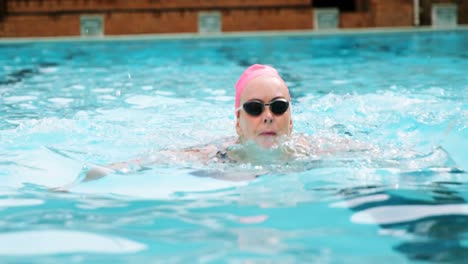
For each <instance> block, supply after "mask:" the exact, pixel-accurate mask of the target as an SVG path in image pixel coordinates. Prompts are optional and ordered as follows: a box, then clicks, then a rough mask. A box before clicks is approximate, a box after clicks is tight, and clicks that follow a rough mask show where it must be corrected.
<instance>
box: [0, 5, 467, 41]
mask: <svg viewBox="0 0 468 264" xmlns="http://www.w3.org/2000/svg"><path fill="white" fill-rule="evenodd" d="M459 24H468V0H131V1H129V0H0V37H49V36H80V35H82V36H102V35H130V34H161V33H201V34H216V33H220V32H238V31H268V30H333V29H337V28H373V27H412V26H432V27H456V26H457V25H459Z"/></svg>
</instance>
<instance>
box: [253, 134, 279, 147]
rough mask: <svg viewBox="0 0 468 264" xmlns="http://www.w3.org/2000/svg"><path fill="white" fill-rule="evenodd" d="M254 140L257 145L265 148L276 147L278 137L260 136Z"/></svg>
mask: <svg viewBox="0 0 468 264" xmlns="http://www.w3.org/2000/svg"><path fill="white" fill-rule="evenodd" d="M255 142H256V143H257V145H258V146H260V147H262V148H266V149H271V148H276V147H278V138H277V137H276V136H261V137H259V138H257V139H256V140H255Z"/></svg>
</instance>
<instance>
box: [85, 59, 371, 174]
mask: <svg viewBox="0 0 468 264" xmlns="http://www.w3.org/2000/svg"><path fill="white" fill-rule="evenodd" d="M235 91H236V95H235V115H236V123H235V129H236V132H237V135H238V137H237V138H236V139H227V140H225V141H224V142H221V143H218V144H208V145H205V146H201V147H193V148H187V149H185V150H164V151H159V152H158V153H154V154H153V155H149V156H148V157H145V158H139V159H134V160H130V161H126V162H119V163H113V164H110V165H107V166H95V167H92V168H91V169H90V170H89V171H88V172H87V174H86V179H95V178H99V177H102V176H104V175H106V174H108V173H111V172H116V171H117V172H122V173H127V172H131V171H136V170H138V169H141V168H142V167H144V166H148V165H151V164H158V163H171V162H201V163H203V164H208V163H213V162H214V163H254V164H267V163H276V162H287V161H290V160H295V159H297V158H301V157H310V156H314V155H321V154H324V153H335V152H339V151H349V150H350V149H353V150H356V149H367V148H368V147H367V146H363V144H361V143H359V142H356V141H353V142H350V141H349V140H347V139H346V138H341V137H340V138H333V139H326V140H325V139H323V138H320V139H318V138H314V137H310V136H305V135H294V136H293V135H292V130H293V120H292V118H291V96H290V93H289V89H288V87H287V85H286V83H285V82H284V80H283V79H282V78H281V76H280V75H279V73H278V71H277V70H276V69H274V68H273V67H270V66H267V65H261V64H254V65H252V66H250V67H248V68H247V69H246V70H245V71H244V72H243V73H242V75H241V76H240V78H239V80H238V81H237V83H236V84H235ZM325 141H327V142H328V143H330V142H333V144H328V145H327V144H324V142H325ZM330 146H333V147H330Z"/></svg>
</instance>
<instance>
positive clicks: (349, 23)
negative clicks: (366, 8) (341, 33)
mask: <svg viewBox="0 0 468 264" xmlns="http://www.w3.org/2000/svg"><path fill="white" fill-rule="evenodd" d="M372 26H373V21H372V16H371V14H370V13H368V12H344V13H340V28H363V27H372Z"/></svg>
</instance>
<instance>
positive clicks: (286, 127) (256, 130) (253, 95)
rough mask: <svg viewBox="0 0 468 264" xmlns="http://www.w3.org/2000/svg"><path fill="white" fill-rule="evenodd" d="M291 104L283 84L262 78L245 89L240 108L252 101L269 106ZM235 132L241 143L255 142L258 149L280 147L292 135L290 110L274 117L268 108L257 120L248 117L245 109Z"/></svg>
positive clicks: (273, 78)
mask: <svg viewBox="0 0 468 264" xmlns="http://www.w3.org/2000/svg"><path fill="white" fill-rule="evenodd" d="M278 98H283V99H286V100H288V101H290V100H291V98H290V97H289V92H288V90H287V88H286V87H285V86H284V84H283V83H282V82H281V81H280V80H279V79H277V78H275V77H270V76H260V77H257V78H255V79H253V80H251V81H250V82H249V83H248V84H247V86H246V87H245V88H244V90H243V92H242V94H241V97H240V105H241V108H242V105H243V104H244V103H245V102H248V101H251V100H258V101H261V102H263V103H265V104H266V103H270V102H271V101H272V100H274V99H278ZM236 114H237V121H236V131H237V134H238V135H239V138H240V140H241V141H242V142H245V141H253V142H255V143H257V144H258V145H260V146H262V147H265V148H270V147H272V146H275V145H276V144H277V143H278V140H279V139H280V138H281V137H284V136H289V135H290V134H291V131H292V120H291V107H289V108H288V110H287V111H286V112H285V113H283V114H281V115H275V114H273V113H272V112H271V111H270V107H269V106H265V109H264V111H263V112H262V113H261V114H260V115H258V116H252V115H249V114H248V113H247V112H245V111H244V109H240V110H239V111H238V112H237V113H236Z"/></svg>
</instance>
